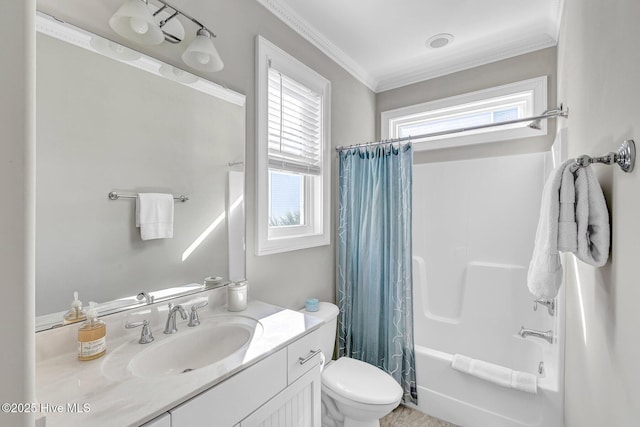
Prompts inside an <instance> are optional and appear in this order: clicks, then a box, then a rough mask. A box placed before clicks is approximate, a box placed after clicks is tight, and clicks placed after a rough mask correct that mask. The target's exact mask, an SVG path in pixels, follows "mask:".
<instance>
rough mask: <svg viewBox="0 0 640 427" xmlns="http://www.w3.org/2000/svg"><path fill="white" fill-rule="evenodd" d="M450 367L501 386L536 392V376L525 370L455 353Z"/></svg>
mask: <svg viewBox="0 0 640 427" xmlns="http://www.w3.org/2000/svg"><path fill="white" fill-rule="evenodd" d="M451 367H452V368H453V369H455V370H457V371H460V372H463V373H465V374H468V375H472V376H474V377H477V378H480V379H483V380H485V381H489V382H492V383H494V384H498V385H499V386H502V387H506V388H512V389H515V390H520V391H525V392H527V393H532V394H536V393H537V392H538V378H537V377H536V376H535V375H533V374H529V373H527V372H522V371H514V370H513V369H510V368H507V367H504V366H500V365H496V364H493V363H489V362H485V361H482V360H477V359H472V358H470V357H468V356H463V355H461V354H455V355H454V356H453V360H452V361H451Z"/></svg>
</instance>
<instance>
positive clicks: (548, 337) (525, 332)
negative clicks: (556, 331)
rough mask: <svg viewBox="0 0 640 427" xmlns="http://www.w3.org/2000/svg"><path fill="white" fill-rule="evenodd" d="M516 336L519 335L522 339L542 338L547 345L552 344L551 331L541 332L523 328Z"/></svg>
mask: <svg viewBox="0 0 640 427" xmlns="http://www.w3.org/2000/svg"><path fill="white" fill-rule="evenodd" d="M518 335H520V336H521V337H522V338H526V337H528V336H532V337H536V338H542V339H544V340H547V341H548V342H549V344H553V331H551V330H549V331H546V332H543V331H536V330H535V329H527V328H525V327H524V326H523V327H522V328H520V332H518Z"/></svg>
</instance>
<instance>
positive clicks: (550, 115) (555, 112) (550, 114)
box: [336, 105, 569, 151]
mask: <svg viewBox="0 0 640 427" xmlns="http://www.w3.org/2000/svg"><path fill="white" fill-rule="evenodd" d="M557 117H565V118H566V117H569V111H568V110H565V109H563V107H562V105H560V107H559V108H553V109H551V110H546V111H544V112H543V113H542V114H541V115H539V116H533V117H524V118H521V119H514V120H507V121H504V122H500V123H490V124H486V125H478V126H469V127H465V128H458V129H450V130H443V131H440V132H433V133H425V134H422V135H410V136H404V137H401V138H391V139H385V140H382V141H375V142H365V143H362V144H354V145H343V146H340V147H336V151H342V150H349V149H351V148H357V147H370V146H375V145H382V144H390V143H395V142H404V141H411V140H412V139H424V138H431V137H434V136H442V135H448V134H451V133H460V132H467V131H470V130H478V129H485V128H492V127H495V126H506V125H512V124H514V123H522V122H531V123H529V127H530V128H532V129H540V120H546V119H554V118H557Z"/></svg>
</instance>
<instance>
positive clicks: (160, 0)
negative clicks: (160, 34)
mask: <svg viewBox="0 0 640 427" xmlns="http://www.w3.org/2000/svg"><path fill="white" fill-rule="evenodd" d="M157 1H158V2H159V3H161V4H163V7H162V8H165V7H169V8H171V9H173V10H174V11H175V12H176V13H179V14H180V15H182V16H184V17H185V18H187V19H189V20H190V21H191V22H193V23H194V24H196V25H197V26H199V27H200V28H204V29H205V30H207V31H208V32H209V34H211V37H216V35H215V33H214V32H213V31H211V30H210V29H208V28H207V27H205V26H204V25H203V24H202V23H201V22H200V21H198V20H197V19H196V18H194V17H192V16H191V15H189V14H187V13H185V12H183V11H182V10H180V9H178V8H177V7H175V6H173V5H172V4H170V3H169V2H167V1H165V0H157ZM174 16H176V14H175V13H174V14H173V15H171V16H170V17H169V18H167V19H165V23H166V21H168V20H170V19H171V18H173V17H174Z"/></svg>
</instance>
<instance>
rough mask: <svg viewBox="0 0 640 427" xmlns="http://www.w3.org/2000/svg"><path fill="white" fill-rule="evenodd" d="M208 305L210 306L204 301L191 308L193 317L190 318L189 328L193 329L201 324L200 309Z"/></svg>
mask: <svg viewBox="0 0 640 427" xmlns="http://www.w3.org/2000/svg"><path fill="white" fill-rule="evenodd" d="M207 305H209V303H208V302H207V301H202V302H199V303H197V304H193V305H192V306H191V316H189V323H188V324H187V326H191V327H193V326H198V325H199V324H200V319H199V318H198V309H199V308H202V307H205V306H207Z"/></svg>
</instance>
